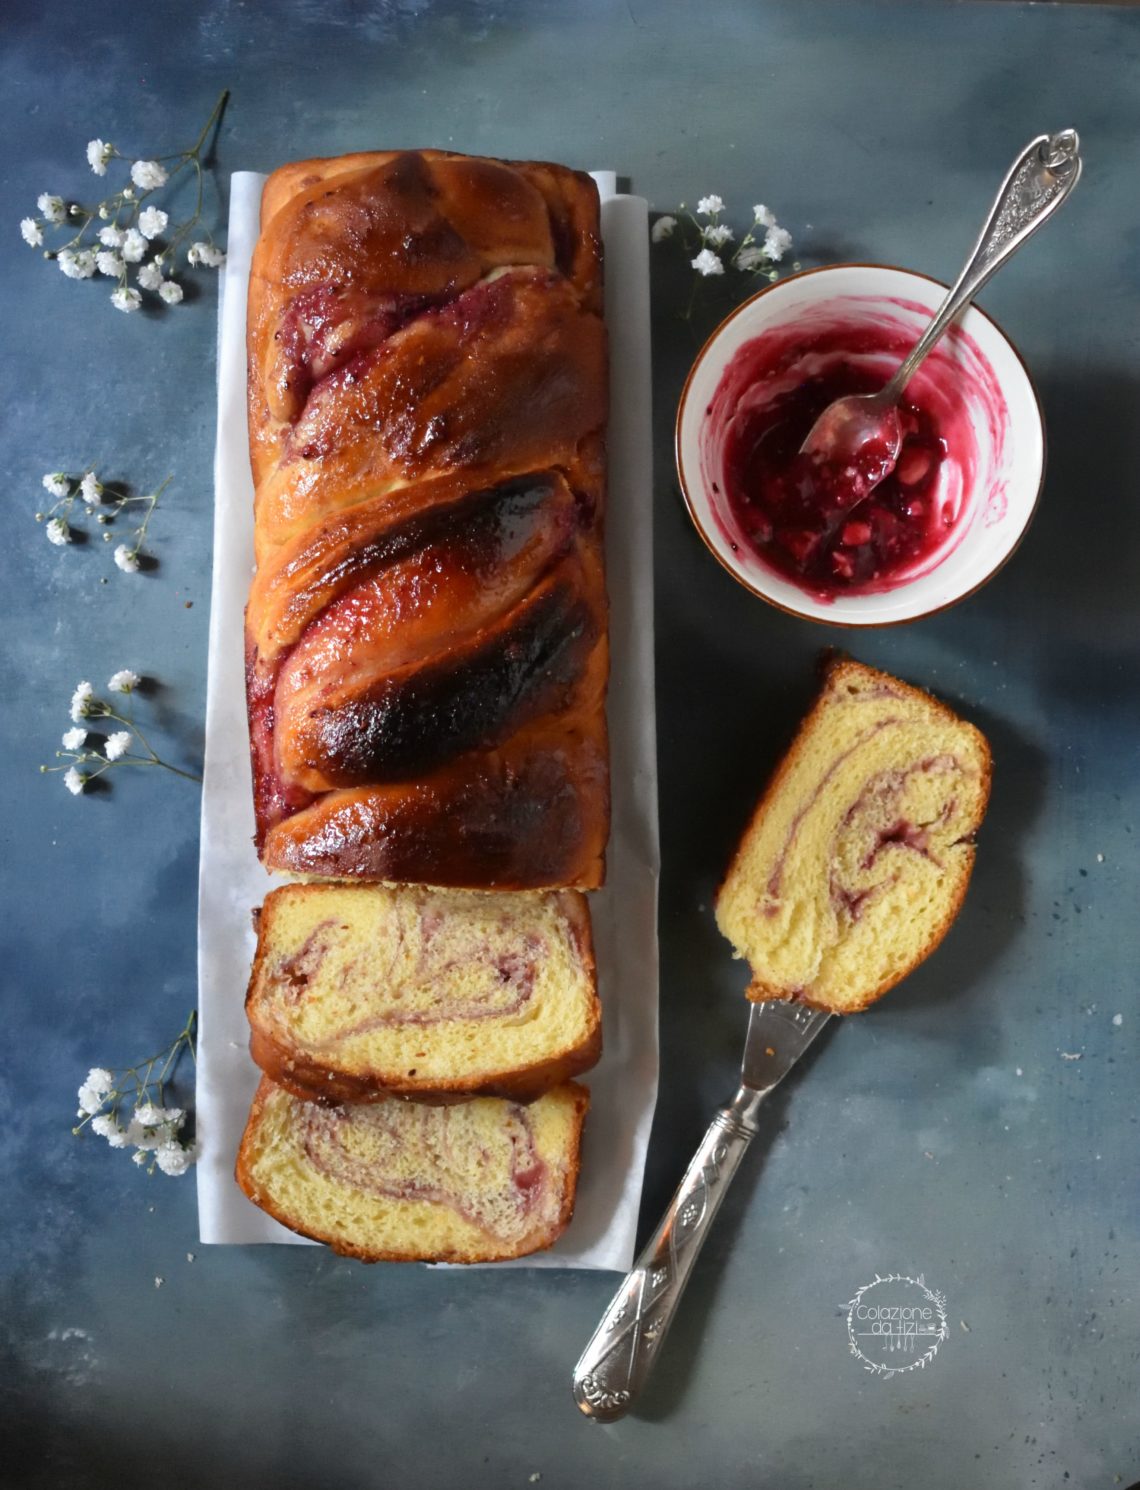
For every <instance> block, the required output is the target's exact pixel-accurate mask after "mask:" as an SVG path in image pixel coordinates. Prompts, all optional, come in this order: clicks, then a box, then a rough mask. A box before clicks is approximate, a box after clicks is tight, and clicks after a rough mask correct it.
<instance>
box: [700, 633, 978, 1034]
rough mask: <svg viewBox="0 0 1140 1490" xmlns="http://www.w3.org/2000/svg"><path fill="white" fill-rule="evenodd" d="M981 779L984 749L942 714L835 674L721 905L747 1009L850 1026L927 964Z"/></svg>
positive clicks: (917, 696) (907, 694)
mask: <svg viewBox="0 0 1140 1490" xmlns="http://www.w3.org/2000/svg"><path fill="white" fill-rule="evenodd" d="M990 775H991V758H990V750H989V746H988V744H987V743H986V740H985V737H984V736H983V735H982V734H981V733H980V731H978V730H977V729H975V728H974V726H973V725H972V724H967V723H966V722H965V721H964V720H962V719H959V718H958V716H957V715H956V714H954V713H953V711H952V710H950V709H949V708H947V707H946V705H945V704H942V703H940V702H939V701H938V700H937V699H934V698H932V697H931V696H930V695H929V694H927V693H924V692H922V691H921V690H920V689H918V688H912V687H911V686H910V685H909V684H906V683H901V682H899V680H898V679H897V678H892V677H891V676H890V675H889V674H887V673H881V672H877V671H875V669H873V668H870V667H864V666H863V665H862V664H860V663H857V662H853V661H851V660H849V659H840V660H837V661H834V662H832V663H831V664H830V666H829V667H828V669H827V672H826V676H825V680H824V684H823V688H822V690H821V692H820V695H819V698H818V699H817V701H816V703H815V706H814V707H813V708H812V710H811V712H810V713H809V714H808V716H807V718H806V719H805V720H804V722H803V724H802V725H801V726H800V730H799V733H798V734H797V735H796V738H795V740H794V741H793V743H792V746H791V748H790V749H789V750H788V752H787V754H786V755H785V756H784V759H783V761H782V762H781V763H780V765H779V766H778V768H777V770H776V772H775V775H774V776H773V777H772V780H771V782H770V784H769V786H768V788H767V790H766V791H765V793H764V796H763V797H762V799H761V801H760V804H759V806H758V807H757V808H756V811H755V812H754V814H753V816H752V819H751V821H750V822H749V824H748V827H747V828H746V829H745V832H744V837H743V839H742V841H741V843H740V847H739V848H738V849H737V852H736V856H735V858H734V859H733V861H732V864H731V866H730V867H729V871H728V874H727V876H726V877H725V880H724V883H723V885H722V886H721V888H720V891H719V893H718V896H717V904H716V919H717V925H718V926H719V927H720V929H721V931H722V932H723V933H724V935H725V936H726V937H727V938H728V939H729V941H731V942H732V944H733V946H734V948H735V949H736V955H737V956H738V957H744V958H746V959H747V960H748V963H749V965H750V967H751V969H752V983H751V986H750V987H749V989H748V996H749V998H751V999H755V1000H760V999H793V998H794V999H800V1000H802V1001H803V1002H804V1003H807V1004H810V1005H813V1006H815V1007H817V1008H821V1009H830V1010H832V1011H833V1012H834V1013H839V1014H849V1013H853V1012H855V1011H856V1010H859V1009H865V1008H866V1007H867V1005H868V1004H870V1003H872V1002H873V1001H874V1000H875V999H877V998H879V997H880V996H881V995H882V994H884V993H886V992H887V990H888V989H890V988H893V987H894V985H895V984H896V983H897V982H898V981H899V980H900V979H901V978H903V977H905V975H906V974H907V973H908V972H910V971H911V969H912V968H914V967H915V966H917V964H918V963H920V962H921V961H922V960H923V958H925V957H926V956H928V954H929V953H930V952H932V951H933V950H934V948H935V947H936V946H937V945H938V943H939V942H940V941H941V940H942V938H943V937H944V936H945V934H946V932H947V931H948V930H949V928H950V925H951V923H952V922H953V920H954V918H955V916H956V915H957V914H958V911H959V909H960V907H961V905H962V900H963V897H964V896H965V893H966V886H967V884H968V882H969V879H970V872H971V870H972V868H973V864H974V835H975V833H976V832H977V830H978V828H979V826H980V825H981V822H982V818H983V816H984V815H985V810H986V803H987V801H988V799H989V791H990Z"/></svg>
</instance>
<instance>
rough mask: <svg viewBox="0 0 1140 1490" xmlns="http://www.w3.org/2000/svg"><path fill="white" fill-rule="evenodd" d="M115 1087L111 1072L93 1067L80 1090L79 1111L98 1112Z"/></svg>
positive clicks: (99, 1067) (101, 1067) (103, 1068)
mask: <svg viewBox="0 0 1140 1490" xmlns="http://www.w3.org/2000/svg"><path fill="white" fill-rule="evenodd" d="M114 1087H115V1078H114V1076H113V1075H112V1073H111V1072H110V1071H108V1070H107V1069H106V1068H105V1067H103V1066H94V1067H92V1069H91V1070H90V1071H88V1073H87V1076H86V1079H85V1080H84V1082H83V1085H82V1086H81V1087H80V1088H79V1110H80V1111H81V1112H85V1113H88V1112H98V1111H99V1109H100V1107H102V1105H103V1103H104V1101H105V1100H106V1099H107V1097H109V1096H110V1094H111V1092H112V1091H113V1090H114ZM95 1131H96V1132H98V1131H99V1130H98V1129H96V1130H95Z"/></svg>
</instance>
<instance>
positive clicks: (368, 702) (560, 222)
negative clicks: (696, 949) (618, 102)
mask: <svg viewBox="0 0 1140 1490" xmlns="http://www.w3.org/2000/svg"><path fill="white" fill-rule="evenodd" d="M606 407H607V379H606V342H605V329H604V326H603V323H602V319H601V250H600V243H599V238H598V202H597V192H596V190H595V188H594V185H593V183H592V182H591V181H590V179H589V177H587V176H583V175H580V174H578V173H576V172H572V171H569V170H566V169H565V168H563V167H559V166H548V165H539V164H531V163H507V162H501V161H493V160H480V159H474V158H471V157H466V156H458V155H448V154H444V153H441V152H435V151H423V152H407V153H402V154H373V155H353V156H344V157H341V158H340V159H336V160H329V161H305V162H300V163H298V164H296V165H291V166H286V167H284V168H283V169H281V170H279V171H277V172H276V173H275V174H274V175H273V176H271V177H270V179H269V181H268V183H267V184H266V187H265V193H264V196H263V199H262V232H261V237H260V239H259V241H258V245H257V248H256V251H255V253H254V259H253V267H252V271H251V276H250V291H249V427H250V452H251V460H252V465H253V472H254V481H255V484H256V524H255V548H256V557H257V573H256V577H255V579H254V583H253V588H252V591H251V594H250V600H249V606H248V610H247V614H246V659H247V680H248V694H249V712H250V735H251V746H252V751H253V768H254V789H255V799H256V809H257V833H258V845H259V849H260V852H261V856H262V859H263V862H264V863H265V864H266V865H267V867H269V868H275V869H287V870H292V871H295V872H300V873H306V874H314V875H327V876H336V877H350V878H358V879H373V880H393V881H411V882H416V883H424V884H438V885H450V886H467V887H472V888H539V887H543V886H553V885H576V886H580V887H582V888H590V887H592V886H595V885H597V884H599V883H600V882H601V878H602V873H603V862H604V861H603V855H604V849H605V840H606V836H607V832H608V823H609V796H608V771H607V752H606V734H605V714H604V696H605V686H606V677H607V671H608V651H607V639H606V600H605V581H604V573H603V567H602V542H601V525H602V498H603V492H604V444H603V440H604V427H605V417H606Z"/></svg>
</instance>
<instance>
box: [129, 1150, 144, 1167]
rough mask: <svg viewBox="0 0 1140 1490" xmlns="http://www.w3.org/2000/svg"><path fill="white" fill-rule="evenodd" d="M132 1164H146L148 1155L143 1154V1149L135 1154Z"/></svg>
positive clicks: (132, 1157)
mask: <svg viewBox="0 0 1140 1490" xmlns="http://www.w3.org/2000/svg"><path fill="white" fill-rule="evenodd" d="M131 1162H132V1164H145V1163H146V1155H145V1154H144V1153H143V1151H142V1149H136V1150H135V1152H134V1153H133V1154H132V1155H131Z"/></svg>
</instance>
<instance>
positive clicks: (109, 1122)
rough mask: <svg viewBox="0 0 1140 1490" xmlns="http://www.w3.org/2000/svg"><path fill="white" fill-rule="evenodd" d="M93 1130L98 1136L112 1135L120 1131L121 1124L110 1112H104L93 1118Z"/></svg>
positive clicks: (106, 1136)
mask: <svg viewBox="0 0 1140 1490" xmlns="http://www.w3.org/2000/svg"><path fill="white" fill-rule="evenodd" d="M91 1131H92V1133H94V1134H95V1136H96V1137H97V1138H106V1139H107V1140H108V1141H110V1139H111V1137H112V1136H113V1135H114V1134H116V1133H117V1132H118V1131H119V1125H118V1123H117V1122H116V1121H115V1119H114V1117H113V1116H112V1115H111V1113H109V1112H102V1113H100V1114H99V1116H98V1117H96V1118H92V1119H91Z"/></svg>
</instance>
